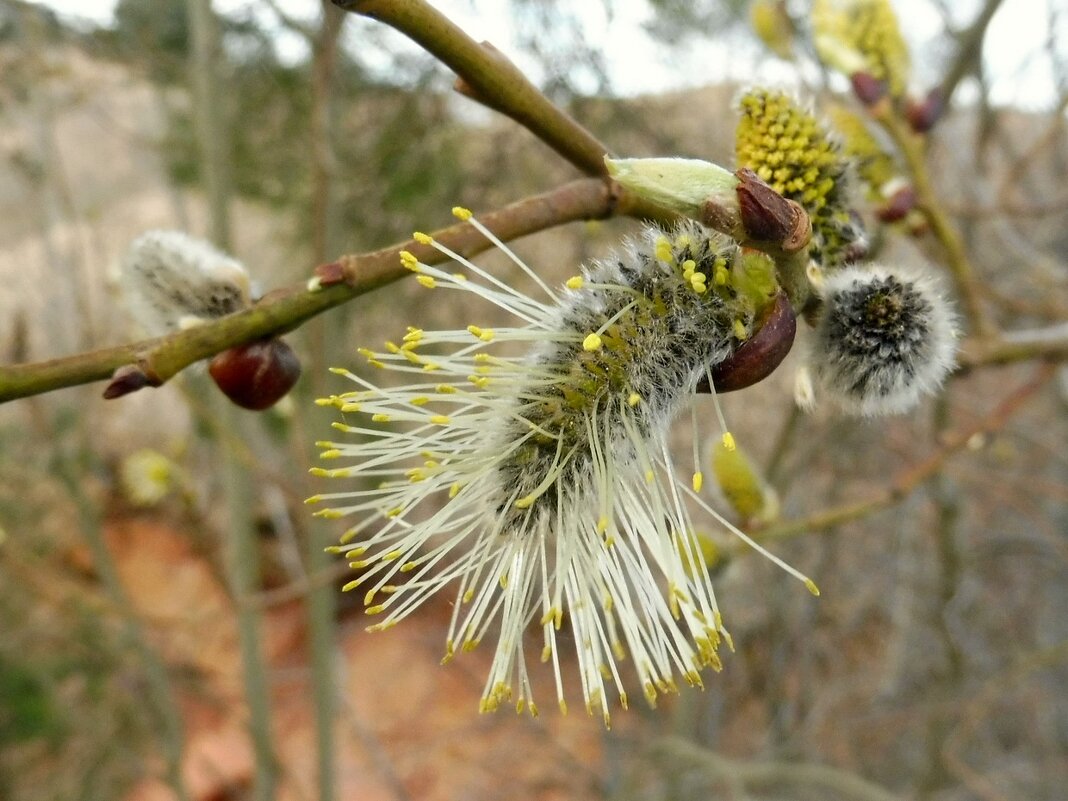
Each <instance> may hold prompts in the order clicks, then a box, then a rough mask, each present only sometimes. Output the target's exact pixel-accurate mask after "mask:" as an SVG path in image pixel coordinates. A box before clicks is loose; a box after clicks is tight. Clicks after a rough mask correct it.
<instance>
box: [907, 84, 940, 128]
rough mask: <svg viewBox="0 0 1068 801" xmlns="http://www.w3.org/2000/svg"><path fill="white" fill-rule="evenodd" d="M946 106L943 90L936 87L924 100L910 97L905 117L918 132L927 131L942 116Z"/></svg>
mask: <svg viewBox="0 0 1068 801" xmlns="http://www.w3.org/2000/svg"><path fill="white" fill-rule="evenodd" d="M945 107H946V104H945V101H944V99H943V98H942V90H941V89H939V88H937V87H936V88H934V89H932V90H931V91H930V92H928V93H927V96H926V97H925V98H924V99H923V100H914V99H913V98H911V97H910V98H909V99H908V101H907V102H906V104H905V117H906V118H907V119H908V121H909V125H910V126H912V130H914V131H915V132H916V133H921V134H922V133H927V132H928V131H929V130H931V129H932V128H933V127H934V126H935V123H936V122H938V120H939V118H941V116H942V112H943V111H945Z"/></svg>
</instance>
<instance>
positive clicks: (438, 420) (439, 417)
mask: <svg viewBox="0 0 1068 801" xmlns="http://www.w3.org/2000/svg"><path fill="white" fill-rule="evenodd" d="M430 422H431V423H433V424H434V425H438V426H447V425H448V424H449V423H450V422H452V421H451V420H450V419H449V416H448V415H447V414H435V415H434V416H433V417H431V418H430Z"/></svg>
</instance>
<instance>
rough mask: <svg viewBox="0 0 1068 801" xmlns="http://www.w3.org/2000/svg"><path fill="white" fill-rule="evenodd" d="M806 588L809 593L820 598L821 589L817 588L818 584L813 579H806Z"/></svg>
mask: <svg viewBox="0 0 1068 801" xmlns="http://www.w3.org/2000/svg"><path fill="white" fill-rule="evenodd" d="M805 588H806V589H807V590H808V591H809V592H811V593H812V594H813V595H816V596H818V595H819V594H820V588H819V587H817V586H816V582H814V581H813V580H812V579H810V578H806V579H805Z"/></svg>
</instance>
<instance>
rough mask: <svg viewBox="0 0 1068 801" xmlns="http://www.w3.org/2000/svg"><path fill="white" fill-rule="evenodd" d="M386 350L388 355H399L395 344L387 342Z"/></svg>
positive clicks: (398, 348)
mask: <svg viewBox="0 0 1068 801" xmlns="http://www.w3.org/2000/svg"><path fill="white" fill-rule="evenodd" d="M386 350H388V351H389V352H390V353H400V347H399V346H398V345H397V343H396V342H387V343H386Z"/></svg>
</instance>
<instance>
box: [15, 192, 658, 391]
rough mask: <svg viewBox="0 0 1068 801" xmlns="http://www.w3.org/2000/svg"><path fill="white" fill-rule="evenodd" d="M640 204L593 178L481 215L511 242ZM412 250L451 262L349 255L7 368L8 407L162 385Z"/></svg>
mask: <svg viewBox="0 0 1068 801" xmlns="http://www.w3.org/2000/svg"><path fill="white" fill-rule="evenodd" d="M636 207H640V204H638V203H636V202H635V201H634V200H633V198H631V197H629V196H628V195H627V194H626V193H624V194H622V195H619V194H616V189H615V187H614V186H613V185H611V184H609V183H608V182H606V181H602V180H598V179H594V178H587V179H582V180H578V181H574V182H572V183H569V184H565V185H564V186H561V187H559V188H558V189H555V190H552V191H550V192H545V193H543V194H540V195H534V196H532V197H529V198H525V199H523V200H520V201H517V202H515V203H512V204H510V205H508V206H505V207H503V208H501V209H498V210H496V211H493V212H488V213H486V214H482V215H479V220H480V221H481V222H482V223H483V224H484V225H486V226H487V227H488V228H490V230H492V231H493V232H494V233H495V234H496V235H497V236H498V237H500V238H501V239H503V240H510V239H516V238H518V237H521V236H525V235H527V234H532V233H535V232H536V231H542V230H545V229H547V228H551V227H554V226H557V225H562V224H563V223H567V222H573V221H575V220H587V219H599V218H604V217H609V216H611V215H613V214H634V213H635V209H636ZM433 236H434V237H435V238H436V239H437V240H439V241H440V242H442V243H443V244H445V245H447V246H448V247H449V248H451V249H452V250H454V251H456V252H457V253H460V254H461V255H464V256H472V255H474V254H476V253H480V252H482V251H484V250H486V249H488V248H489V247H490V243H489V242H488V241H487V240H486V239H485V237H483V236H482V235H481V234H480V233H478V232H477V231H476V230H475V229H474V228H472V227H471V226H470V225H469V224H467V223H460V224H457V225H453V226H450V227H448V228H445V229H442V230H440V231H437V232H435V233H434V234H433ZM401 250H410V251H411V252H412V253H414V254H415V255H416V256H417V257H418V258H419V259H420V260H422V261H423V262H425V263H427V264H437V263H440V262H442V261H445V257H444V256H443V255H442V254H441V253H439V252H438V251H437V250H434V249H433V248H432V247H430V246H429V245H422V244H419V243H417V242H415V241H412V240H410V241H408V242H404V243H402V244H399V245H394V246H392V247H389V248H385V249H382V250H377V251H374V252H373V253H366V254H361V255H350V256H342V257H341V258H340V259H338V260H337V261H336V262H332V263H331V264H329V265H323V266H322V267H320V268H318V270H317V272H319V274H320V275H322V276H324V277H325V278H324V281H323V284H324V285H323V286H322V288H320V289H318V290H313V289H309V288H308V287H307V286H296V287H290V288H288V289H283V290H278V291H276V292H272V293H270V294H269V295H267V296H266V297H265V298H263V299H262V300H261V301H260V302H259V303H256V304H255V305H254V306H252V307H251V308H249V309H245V310H243V311H240V312H237V313H235V314H231V315H228V316H226V317H223V318H220V319H219V320H215V321H213V322H210V323H206V324H204V325H201V326H198V327H196V328H192V329H189V330H186V331H179V332H176V333H174V334H170V335H168V336H165V337H160V338H156V339H149V340H144V341H141V342H133V343H130V344H126V345H120V346H117V347H113V348H104V349H102V350H96V351H91V352H88V353H80V354H77V355H74V356H67V357H63V358H60V359H52V360H49V361H45V362H37V363H31V364H16V365H10V366H0V403H3V402H5V401H9V400H13V399H15V398H24V397H27V396H30V395H39V394H42V393H44V392H51V391H53V390H57V389H62V388H64V387H72V386H77V385H80V384H88V383H90V382H92V381H101V380H104V379H107V378H111V377H112V374H113V373H114V371H116V370H118V369H119V368H123V367H127V366H130V365H136V368H135V369H136V374H137V375H139V376H141V377H142V379H143V380H142V381H141V385H142V386H146V385H151V386H158V385H160V384H162V383H164V382H166V381H167V380H168V379H170V378H171V377H173V376H174V375H176V374H177V373H178V372H180V371H181V370H183V369H185V368H186V367H188V366H189V365H191V364H193V363H194V362H197V361H200V360H201V359H205V358H208V357H209V356H213V355H215V354H216V353H220V352H221V351H224V350H226V349H227V348H230V347H233V346H234V345H240V344H242V343H244V342H249V341H251V340H254V339H259V338H261V337H265V336H270V335H276V334H283V333H286V332H288V331H291V330H293V329H294V328H297V327H298V326H300V325H301V324H302V323H303V322H305V321H306V320H309V319H311V318H312V317H315V316H316V315H318V314H322V313H323V312H324V311H326V310H327V309H331V308H333V307H334V306H339V305H341V304H342V303H345V302H346V301H349V300H351V299H352V298H355V297H357V296H359V295H363V294H365V293H367V292H370V291H371V290H373V289H377V288H379V287H381V286H384V285H386V284H388V283H391V282H392V281H396V280H397V279H398V278H401V277H403V276H405V275H407V274H408V272H407V271H406V270H405V269H404V268H403V267H402V266H401V264H400V261H399V257H398V254H399V253H400V251H401Z"/></svg>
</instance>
